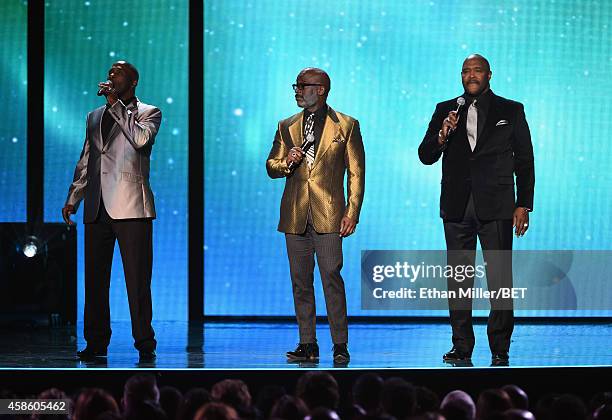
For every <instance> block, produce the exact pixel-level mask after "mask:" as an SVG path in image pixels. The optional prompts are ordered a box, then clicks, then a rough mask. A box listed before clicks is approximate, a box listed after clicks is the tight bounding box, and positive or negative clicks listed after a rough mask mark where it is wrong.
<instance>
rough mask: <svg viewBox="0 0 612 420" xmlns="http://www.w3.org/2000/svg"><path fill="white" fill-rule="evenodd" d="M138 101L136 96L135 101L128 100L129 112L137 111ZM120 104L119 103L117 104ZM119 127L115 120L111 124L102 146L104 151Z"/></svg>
mask: <svg viewBox="0 0 612 420" xmlns="http://www.w3.org/2000/svg"><path fill="white" fill-rule="evenodd" d="M139 103H140V101H139V100H138V98H136V101H133V102H130V103H129V104H128V106H127V107H126V108H127V109H128V110H129V111H130V112H135V111H136V112H138V104H139ZM119 106H121V105H119ZM120 130H121V128H120V127H119V124H117V122H115V124H113V126H112V127H111V130H110V131H109V133H108V139H107V141H106V146H104V150H105V151H106V149H108V148H109V146H110V144H111V143H112V141H113V140H114V139H115V136H116V135H117V132H118V131H120ZM100 133H102V117H100ZM100 140H102V135H101V134H100Z"/></svg>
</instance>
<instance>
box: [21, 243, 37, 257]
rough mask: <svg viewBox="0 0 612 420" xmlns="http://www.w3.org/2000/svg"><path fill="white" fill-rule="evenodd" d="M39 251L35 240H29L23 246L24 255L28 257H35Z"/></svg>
mask: <svg viewBox="0 0 612 420" xmlns="http://www.w3.org/2000/svg"><path fill="white" fill-rule="evenodd" d="M34 239H36V238H34ZM37 253H38V246H37V245H36V241H35V240H31V239H30V240H27V241H26V243H25V245H24V246H23V255H25V256H26V257H28V258H32V257H35V256H36V254H37Z"/></svg>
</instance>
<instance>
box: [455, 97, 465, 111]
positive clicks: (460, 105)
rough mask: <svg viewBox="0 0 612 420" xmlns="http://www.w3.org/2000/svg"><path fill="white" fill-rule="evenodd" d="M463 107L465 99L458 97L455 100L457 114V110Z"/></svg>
mask: <svg viewBox="0 0 612 420" xmlns="http://www.w3.org/2000/svg"><path fill="white" fill-rule="evenodd" d="M463 105H465V98H464V97H463V96H460V97H458V98H457V109H456V110H455V112H456V113H457V114H458V113H459V110H460V109H461V107H462V106H463Z"/></svg>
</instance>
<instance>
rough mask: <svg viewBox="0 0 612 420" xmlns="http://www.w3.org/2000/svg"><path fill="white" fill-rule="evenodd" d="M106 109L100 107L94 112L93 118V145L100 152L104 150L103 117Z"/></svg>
mask: <svg viewBox="0 0 612 420" xmlns="http://www.w3.org/2000/svg"><path fill="white" fill-rule="evenodd" d="M105 109H106V107H104V106H103V107H100V108H98V109H96V110H94V111H93V114H92V116H91V133H92V134H93V136H94V138H93V143H94V144H95V145H96V147H97V148H98V150H102V115H103V114H104V110H105Z"/></svg>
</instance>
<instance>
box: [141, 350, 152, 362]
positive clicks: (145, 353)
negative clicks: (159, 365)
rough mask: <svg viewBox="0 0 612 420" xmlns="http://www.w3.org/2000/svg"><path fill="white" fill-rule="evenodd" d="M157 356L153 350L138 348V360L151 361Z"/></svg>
mask: <svg viewBox="0 0 612 420" xmlns="http://www.w3.org/2000/svg"><path fill="white" fill-rule="evenodd" d="M156 358H157V354H156V353H155V350H150V351H149V350H140V351H139V352H138V361H139V362H153V361H154V360H155V359H156Z"/></svg>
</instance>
